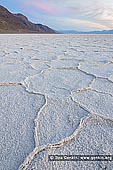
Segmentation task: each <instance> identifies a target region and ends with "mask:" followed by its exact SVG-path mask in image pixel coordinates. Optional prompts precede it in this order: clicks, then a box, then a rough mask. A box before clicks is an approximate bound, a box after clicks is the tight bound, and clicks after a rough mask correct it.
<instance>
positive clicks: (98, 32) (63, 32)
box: [60, 30, 113, 34]
mask: <svg viewBox="0 0 113 170" xmlns="http://www.w3.org/2000/svg"><path fill="white" fill-rule="evenodd" d="M60 32H61V33H62V34H113V30H100V31H76V30H60Z"/></svg>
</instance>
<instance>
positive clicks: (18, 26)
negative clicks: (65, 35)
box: [0, 5, 56, 33]
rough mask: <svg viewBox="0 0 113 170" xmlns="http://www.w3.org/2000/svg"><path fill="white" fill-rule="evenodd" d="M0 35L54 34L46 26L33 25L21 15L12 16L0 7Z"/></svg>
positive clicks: (53, 31)
mask: <svg viewBox="0 0 113 170" xmlns="http://www.w3.org/2000/svg"><path fill="white" fill-rule="evenodd" d="M0 33H56V31H55V30H53V29H51V28H49V27H48V26H46V25H42V24H34V23H32V22H31V21H29V20H28V18H27V17H26V16H24V15H22V14H20V13H19V14H12V13H11V12H9V11H8V10H7V9H6V8H4V7H3V6H1V5H0Z"/></svg>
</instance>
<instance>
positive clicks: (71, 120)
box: [0, 34, 113, 170]
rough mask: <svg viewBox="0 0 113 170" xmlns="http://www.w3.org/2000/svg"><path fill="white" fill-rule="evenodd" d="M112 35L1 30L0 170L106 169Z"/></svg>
mask: <svg viewBox="0 0 113 170" xmlns="http://www.w3.org/2000/svg"><path fill="white" fill-rule="evenodd" d="M49 155H111V156H112V155H113V35H33V34H32V35H27V34H26V35H7V34H6V35H0V170H17V169H18V170H112V169H113V158H112V160H109V159H108V160H99V161H77V160H76V161H66V160H65V161H58V160H57V161H52V159H53V158H54V157H55V156H53V157H51V161H50V160H48V156H49Z"/></svg>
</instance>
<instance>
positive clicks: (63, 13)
mask: <svg viewBox="0 0 113 170" xmlns="http://www.w3.org/2000/svg"><path fill="white" fill-rule="evenodd" d="M0 2H1V3H0V4H1V5H3V6H5V7H7V8H8V9H9V10H10V11H11V12H14V13H18V12H20V13H23V14H24V15H26V16H27V17H28V18H29V19H30V20H31V21H33V22H35V23H42V24H46V25H48V26H50V27H52V28H54V29H56V30H64V29H71V30H73V29H74V30H81V31H83V30H84V31H89V30H104V29H106V30H108V29H113V0H0Z"/></svg>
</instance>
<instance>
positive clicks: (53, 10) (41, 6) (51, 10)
mask: <svg viewBox="0 0 113 170" xmlns="http://www.w3.org/2000/svg"><path fill="white" fill-rule="evenodd" d="M35 7H36V8H37V9H39V10H41V11H43V12H45V13H48V14H56V12H57V9H56V8H54V7H50V6H47V5H45V4H42V3H37V4H35Z"/></svg>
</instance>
